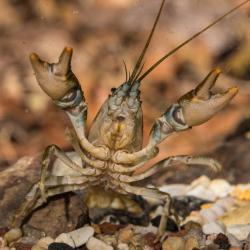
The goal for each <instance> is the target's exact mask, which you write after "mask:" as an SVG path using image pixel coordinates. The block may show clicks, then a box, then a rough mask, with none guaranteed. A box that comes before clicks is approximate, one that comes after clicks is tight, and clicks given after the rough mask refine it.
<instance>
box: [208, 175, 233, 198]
mask: <svg viewBox="0 0 250 250" xmlns="http://www.w3.org/2000/svg"><path fill="white" fill-rule="evenodd" d="M208 188H209V189H210V190H211V191H213V192H214V193H215V194H216V196H217V197H220V198H223V197H226V196H228V195H229V194H230V192H231V191H232V189H233V187H232V186H231V185H230V184H229V183H228V182H227V181H225V180H223V179H216V180H213V181H211V182H210V184H209V186H208Z"/></svg>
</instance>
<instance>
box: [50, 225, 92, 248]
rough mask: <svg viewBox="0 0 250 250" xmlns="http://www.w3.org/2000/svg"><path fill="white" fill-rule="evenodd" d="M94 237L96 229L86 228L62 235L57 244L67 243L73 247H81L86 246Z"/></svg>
mask: <svg viewBox="0 0 250 250" xmlns="http://www.w3.org/2000/svg"><path fill="white" fill-rule="evenodd" d="M93 235H94V228H93V227H90V226H85V227H82V228H79V229H77V230H75V231H72V232H69V233H62V234H60V235H59V236H58V237H57V238H56V239H55V242H59V243H66V244H68V245H70V246H71V247H79V246H82V245H83V244H85V243H86V242H87V241H88V239H89V238H90V237H91V236H93Z"/></svg>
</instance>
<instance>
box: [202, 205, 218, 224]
mask: <svg viewBox="0 0 250 250" xmlns="http://www.w3.org/2000/svg"><path fill="white" fill-rule="evenodd" d="M200 215H201V217H202V218H203V220H204V222H212V221H215V220H216V218H217V215H216V214H215V212H214V211H213V210H212V209H210V208H206V209H202V210H201V211H200Z"/></svg>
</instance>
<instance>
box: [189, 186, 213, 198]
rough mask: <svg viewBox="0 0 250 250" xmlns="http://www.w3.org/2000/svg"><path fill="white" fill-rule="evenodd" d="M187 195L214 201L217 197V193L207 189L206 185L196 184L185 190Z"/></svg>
mask: <svg viewBox="0 0 250 250" xmlns="http://www.w3.org/2000/svg"><path fill="white" fill-rule="evenodd" d="M187 195H189V196H195V197H198V198H200V199H204V200H209V201H214V200H215V199H216V198H217V195H216V194H215V193H214V192H213V191H212V190H209V189H208V188H207V187H205V186H202V185H198V186H196V187H194V188H192V189H191V190H189V191H188V192H187Z"/></svg>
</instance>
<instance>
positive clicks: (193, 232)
mask: <svg viewBox="0 0 250 250" xmlns="http://www.w3.org/2000/svg"><path fill="white" fill-rule="evenodd" d="M184 229H185V230H186V231H187V234H186V236H184V238H185V239H188V238H189V237H193V238H195V239H196V240H197V241H198V244H199V245H200V246H201V245H204V244H205V235H204V234H203V232H202V228H201V225H200V224H197V223H195V222H188V223H187V224H186V225H184Z"/></svg>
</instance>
